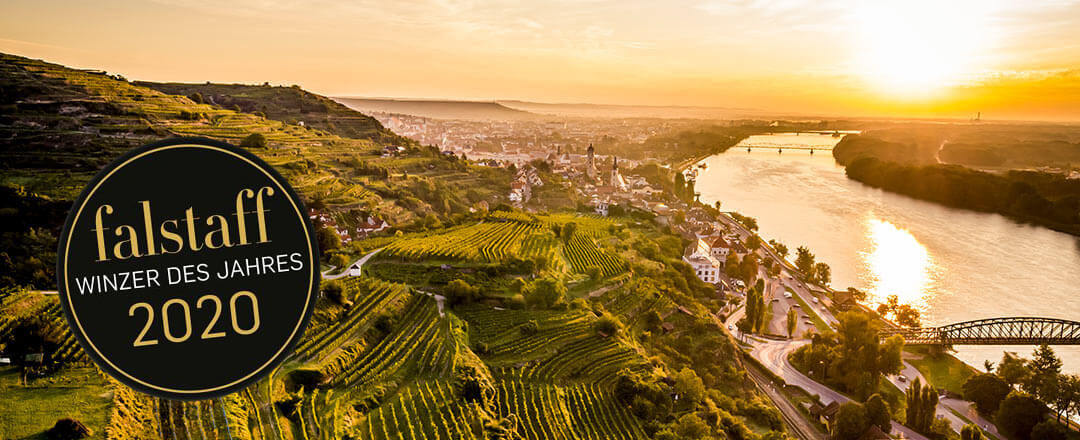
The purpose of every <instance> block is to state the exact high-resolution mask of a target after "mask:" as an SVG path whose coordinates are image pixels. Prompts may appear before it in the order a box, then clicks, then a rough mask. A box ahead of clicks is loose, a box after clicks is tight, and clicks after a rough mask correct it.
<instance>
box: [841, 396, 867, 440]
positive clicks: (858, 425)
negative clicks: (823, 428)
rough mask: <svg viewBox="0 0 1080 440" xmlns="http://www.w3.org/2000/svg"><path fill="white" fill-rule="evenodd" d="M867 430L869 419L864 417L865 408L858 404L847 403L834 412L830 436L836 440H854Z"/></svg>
mask: <svg viewBox="0 0 1080 440" xmlns="http://www.w3.org/2000/svg"><path fill="white" fill-rule="evenodd" d="M869 428H870V419H869V418H868V417H867V415H866V408H864V407H863V406H862V405H860V404H859V403H858V402H847V403H845V404H843V405H840V409H839V410H837V411H836V420H835V421H834V422H833V426H832V430H833V432H832V434H833V436H834V437H835V438H836V439H838V440H855V439H858V438H859V437H861V436H862V435H863V433H865V432H866V430H867V429H869Z"/></svg>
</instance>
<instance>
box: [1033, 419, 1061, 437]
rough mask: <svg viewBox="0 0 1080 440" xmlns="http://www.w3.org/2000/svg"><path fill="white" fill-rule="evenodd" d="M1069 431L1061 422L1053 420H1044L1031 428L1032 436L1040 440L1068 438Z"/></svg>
mask: <svg viewBox="0 0 1080 440" xmlns="http://www.w3.org/2000/svg"><path fill="white" fill-rule="evenodd" d="M1068 437H1069V432H1068V431H1066V430H1065V427H1064V426H1061V423H1058V422H1055V421H1053V420H1043V421H1042V422H1040V423H1039V424H1037V425H1035V427H1034V428H1031V438H1033V439H1038V440H1066V439H1067V438H1068Z"/></svg>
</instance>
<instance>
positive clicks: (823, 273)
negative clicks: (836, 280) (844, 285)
mask: <svg viewBox="0 0 1080 440" xmlns="http://www.w3.org/2000/svg"><path fill="white" fill-rule="evenodd" d="M814 280H815V281H817V283H818V284H820V285H821V286H822V287H829V283H832V269H831V268H829V265H828V264H825V263H817V264H814Z"/></svg>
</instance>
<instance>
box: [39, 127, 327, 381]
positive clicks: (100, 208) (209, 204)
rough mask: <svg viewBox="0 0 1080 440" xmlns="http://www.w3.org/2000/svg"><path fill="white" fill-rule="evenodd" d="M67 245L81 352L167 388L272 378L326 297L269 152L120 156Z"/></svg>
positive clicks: (215, 145) (162, 146)
mask: <svg viewBox="0 0 1080 440" xmlns="http://www.w3.org/2000/svg"><path fill="white" fill-rule="evenodd" d="M59 242H60V247H59V250H58V252H57V257H58V258H57V270H56V273H57V286H58V287H59V292H60V300H61V301H60V303H61V304H62V306H63V308H64V313H65V315H66V316H67V320H68V323H69V324H70V326H71V329H72V331H73V332H74V333H75V335H76V336H77V337H78V339H79V342H81V343H82V347H83V349H84V350H85V351H86V353H88V354H89V355H90V356H91V357H92V358H93V359H94V360H95V361H96V362H97V363H98V365H99V366H100V367H101V368H102V369H103V370H105V371H106V372H108V373H109V374H111V375H112V376H113V377H115V378H116V379H117V380H119V381H121V382H123V383H124V384H126V385H128V386H131V387H132V388H135V389H138V390H140V391H143V392H145V393H148V394H152V395H156V396H161V397H167V398H173V399H188V400H193V399H206V398H211V397H216V396H221V395H223V394H227V393H230V392H233V391H236V390H237V389H240V388H242V387H244V386H246V385H248V384H250V383H251V382H254V381H255V380H258V379H259V378H261V377H263V376H264V375H266V374H268V373H269V372H270V371H271V370H272V369H273V368H274V367H275V366H276V365H277V364H279V363H280V362H281V361H282V360H284V359H285V358H286V357H287V356H288V355H289V354H290V353H291V352H292V349H293V346H294V345H295V343H296V342H297V340H298V339H299V338H300V337H301V336H303V334H304V328H305V326H306V325H307V321H308V318H309V317H310V316H311V312H312V308H313V307H314V304H315V299H316V297H317V292H318V290H317V287H318V282H319V272H318V249H317V247H316V244H315V243H316V242H315V240H314V234H313V231H312V228H311V224H310V223H309V222H308V217H307V215H306V214H305V211H304V207H303V205H302V204H301V202H300V200H299V198H298V197H297V196H296V194H295V193H294V192H293V190H292V189H291V188H290V187H289V185H288V183H287V182H286V181H285V179H284V178H282V177H281V175H280V174H278V173H277V172H276V171H274V169H273V168H271V167H270V166H269V165H267V164H266V163H265V162H263V161H262V160H260V159H259V158H257V157H255V156H254V155H252V154H250V153H248V152H246V151H243V150H241V149H239V148H236V147H233V146H232V145H229V144H226V143H223V142H218V141H213V140H210V139H204V138H178V139H170V140H166V141H162V142H157V143H153V144H150V145H147V146H145V147H142V148H139V149H136V150H134V151H132V152H130V153H128V154H126V155H124V156H123V157H121V158H120V159H119V160H117V161H116V162H114V163H112V164H110V165H109V166H108V167H106V168H105V169H104V170H102V171H101V172H100V173H98V175H97V176H96V177H94V179H93V180H92V181H91V182H90V184H89V185H88V186H87V187H86V189H85V190H84V191H83V193H82V194H81V195H80V196H79V198H78V199H77V200H76V201H75V204H74V205H73V206H72V208H71V212H70V213H69V214H68V218H67V223H66V224H65V226H64V230H63V233H62V234H61V235H60V240H59Z"/></svg>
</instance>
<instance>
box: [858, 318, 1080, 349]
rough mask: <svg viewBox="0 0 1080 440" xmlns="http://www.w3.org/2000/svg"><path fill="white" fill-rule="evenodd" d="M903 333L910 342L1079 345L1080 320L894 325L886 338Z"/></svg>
mask: <svg viewBox="0 0 1080 440" xmlns="http://www.w3.org/2000/svg"><path fill="white" fill-rule="evenodd" d="M892 335H900V336H903V337H904V341H905V343H907V344H908V345H1041V344H1047V345H1080V322H1076V321H1069V320H1065V319H1055V318H1031V317H1012V318H990V319H979V320H975V321H965V322H958V323H956V324H949V325H944V326H941V327H923V328H910V329H909V328H893V329H885V330H881V331H880V332H878V336H879V337H880V338H881V339H882V340H884V339H886V338H888V337H890V336H892Z"/></svg>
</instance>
